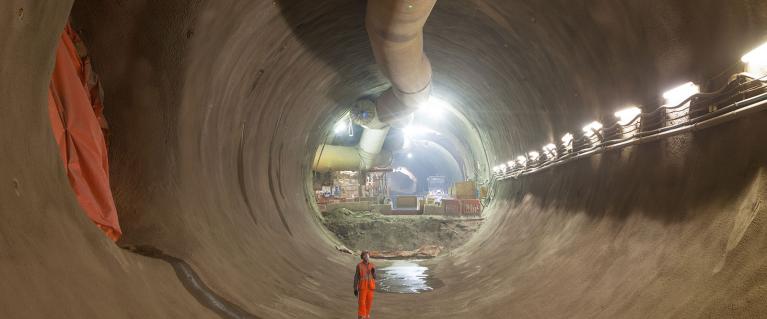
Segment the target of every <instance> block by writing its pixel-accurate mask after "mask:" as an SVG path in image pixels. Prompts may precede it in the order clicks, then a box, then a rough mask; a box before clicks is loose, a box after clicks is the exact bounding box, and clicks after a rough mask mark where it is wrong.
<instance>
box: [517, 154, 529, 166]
mask: <svg viewBox="0 0 767 319" xmlns="http://www.w3.org/2000/svg"><path fill="white" fill-rule="evenodd" d="M517 163H519V166H525V165H526V164H527V157H526V156H524V155H519V156H517Z"/></svg>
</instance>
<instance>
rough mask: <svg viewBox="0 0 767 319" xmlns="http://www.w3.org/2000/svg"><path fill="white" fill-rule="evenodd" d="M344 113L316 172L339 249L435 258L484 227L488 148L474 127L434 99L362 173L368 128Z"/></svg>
mask: <svg viewBox="0 0 767 319" xmlns="http://www.w3.org/2000/svg"><path fill="white" fill-rule="evenodd" d="M341 109H342V110H341V111H339V114H340V116H338V117H335V118H334V120H335V121H329V122H330V123H329V124H328V125H327V127H325V128H323V132H325V134H326V138H325V139H324V143H323V144H321V145H319V146H318V147H317V150H316V155H315V157H314V163H313V170H312V173H311V175H312V176H311V177H312V178H311V180H312V182H311V197H312V200H313V201H314V203H315V204H316V205H314V206H313V207H316V212H315V213H316V214H317V216H319V218H320V219H321V220H322V223H323V225H324V226H325V227H326V228H327V229H328V230H329V231H330V232H331V233H332V234H334V235H335V237H337V239H338V241H340V243H341V244H342V245H343V246H341V245H339V247H338V248H339V249H340V250H343V251H361V250H370V251H372V257H373V258H397V259H402V258H432V257H437V256H440V255H442V254H446V253H448V252H449V251H451V250H453V249H455V248H457V247H459V246H461V245H462V244H464V243H465V242H467V241H468V240H469V238H471V237H472V235H473V234H474V233H475V232H476V231H477V230H478V229H479V227H480V226H481V224H482V221H483V216H482V211H483V207H484V205H483V201H484V200H486V199H487V196H486V195H487V188H486V187H487V185H485V184H484V181H485V179H483V178H482V174H483V172H482V171H480V170H478V169H477V167H478V163H479V162H482V161H483V159H482V158H481V157H479V156H478V155H479V154H483V146H482V145H481V143H478V142H477V141H478V139H479V138H478V135H477V134H476V129H475V127H474V126H473V125H472V124H471V122H469V121H468V120H466V119H465V117H463V116H462V114H461V113H459V112H458V111H457V110H456V109H455V108H454V107H453V106H452V105H451V104H450V103H448V102H447V101H445V100H443V99H440V98H432V99H431V100H430V102H429V103H427V104H425V105H423V106H422V107H420V108H419V109H418V110H417V111H416V112H414V113H413V114H412V115H411V116H410V117H409V118H408V119H407V120H406V122H405V123H403V125H400V126H398V127H392V128H390V129H389V130H388V132H387V134H386V135H385V136H382V137H381V138H382V139H383V141H382V143H383V145H382V147H381V151H380V152H379V153H378V154H375V156H374V157H375V160H374V165H373V166H372V167H362V166H363V164H360V163H361V162H362V160H358V159H357V158H358V156H357V155H356V153H355V152H358V151H359V152H363V151H361V150H364V149H365V147H366V145H364V144H365V143H370V141H369V140H366V138H367V137H365V136H364V135H365V134H366V133H367V132H366V131H365V130H366V128H365V127H364V125H360V124H359V123H357V122H355V121H354V119H353V118H354V115H353V112H354V110H352V111H346V110H345V109H344V108H341ZM366 155H367V154H363V155H360V156H366ZM339 156H346V157H345V158H343V159H339V158H338V157H339ZM349 159H351V161H350V162H349V163H346V162H344V161H346V160H349ZM481 166H483V167H486V165H484V164H483V165H481Z"/></svg>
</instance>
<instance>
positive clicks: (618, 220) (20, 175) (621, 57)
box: [0, 0, 767, 318]
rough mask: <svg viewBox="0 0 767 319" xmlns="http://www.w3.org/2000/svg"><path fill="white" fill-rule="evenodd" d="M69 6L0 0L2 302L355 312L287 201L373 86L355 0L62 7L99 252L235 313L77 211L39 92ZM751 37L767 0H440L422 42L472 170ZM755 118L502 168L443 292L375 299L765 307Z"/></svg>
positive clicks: (95, 309)
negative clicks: (88, 151)
mask: <svg viewBox="0 0 767 319" xmlns="http://www.w3.org/2000/svg"><path fill="white" fill-rule="evenodd" d="M71 4H72V1H39V2H36V3H34V4H27V3H26V2H13V3H10V2H5V3H3V4H0V7H1V8H2V9H3V10H2V11H3V12H14V13H15V15H13V16H12V17H10V16H8V17H5V18H4V19H2V21H0V23H2V28H3V30H7V31H6V35H7V36H6V37H4V38H2V39H0V44H1V45H2V47H3V48H4V49H5V50H2V51H0V58H1V59H0V69H2V70H3V72H2V75H0V79H2V85H0V98H2V99H3V100H4V101H7V103H6V104H4V106H3V107H1V109H2V111H3V113H4V116H1V117H0V144H1V145H2V148H3V149H4V150H8V151H7V152H6V153H5V154H4V159H5V161H4V163H3V164H2V165H0V181H2V183H0V214H2V216H3V223H0V238H2V240H0V274H2V276H3V278H4V284H3V285H2V288H0V295H1V296H2V298H0V314H2V316H3V317H9V318H40V317H65V318H83V317H104V318H112V317H114V318H129V317H146V318H160V317H203V318H205V317H215V316H216V315H219V316H221V317H235V318H236V317H245V318H247V317H252V318H253V317H255V318H297V317H300V318H340V317H346V316H349V315H353V312H354V309H355V305H356V303H355V299H354V298H353V297H352V295H351V289H350V288H349V286H351V274H350V271H349V270H350V269H351V265H353V264H354V263H355V260H356V259H355V257H354V256H349V255H344V254H340V253H338V252H337V251H336V250H335V249H334V248H333V242H332V241H331V240H330V239H329V237H328V236H327V235H326V234H325V233H324V231H323V230H322V227H320V224H319V222H318V221H317V220H316V219H315V218H314V217H312V215H311V214H308V213H307V210H308V209H309V204H308V202H307V195H306V193H305V191H304V187H305V183H306V181H305V177H306V176H307V174H308V172H309V162H310V161H311V158H312V155H313V154H312V151H313V150H314V149H315V147H316V146H317V145H318V144H319V143H320V142H321V138H322V136H321V135H322V134H321V132H322V130H323V129H324V128H326V127H329V125H332V121H333V118H332V116H331V115H332V114H334V112H338V111H340V108H341V107H342V106H343V105H349V104H350V103H352V102H353V101H354V100H356V99H357V98H358V97H360V96H362V95H365V94H369V93H375V92H381V91H382V90H383V89H385V88H386V81H385V80H384V78H383V77H382V76H381V74H380V73H379V71H378V70H377V68H376V66H375V65H374V61H373V56H372V54H371V52H370V46H369V44H368V41H367V36H366V34H365V31H364V28H363V16H364V8H365V2H364V1H356V0H354V1H352V0H349V1H313V0H305V1H234V0H218V1H202V0H201V1H162V2H153V1H130V2H106V1H91V0H78V1H76V2H75V3H74V7H73V9H72V11H71V14H72V21H73V24H74V25H75V27H76V29H78V30H80V31H81V33H82V35H83V38H84V39H85V41H86V43H87V44H88V46H89V49H90V53H91V56H92V58H93V63H94V65H95V70H96V71H97V72H98V73H99V74H100V76H101V79H102V82H103V86H104V91H105V97H106V100H105V101H106V102H105V105H106V110H105V111H106V115H107V119H108V120H109V123H110V134H111V135H110V166H111V170H110V171H111V182H112V188H113V192H114V196H115V200H116V203H117V206H118V207H117V208H118V212H119V214H120V220H121V226H122V228H123V231H124V234H125V235H124V237H123V239H122V240H121V242H119V245H121V246H132V245H142V246H145V247H146V246H151V247H154V248H155V249H158V250H161V251H162V252H164V253H162V254H159V253H158V254H155V257H157V256H166V255H165V254H167V256H175V257H174V258H178V259H172V260H183V261H185V262H186V263H187V264H188V265H190V266H188V267H191V268H193V269H194V271H196V272H197V273H198V274H199V278H200V279H201V280H202V281H204V283H205V284H206V285H207V286H208V287H209V288H210V290H211V291H212V292H214V293H215V294H216V295H218V296H219V297H220V298H223V299H225V300H226V301H227V304H230V305H232V306H233V307H235V308H236V310H221V309H212V310H211V309H209V307H208V308H206V307H205V306H204V304H205V302H204V301H205V298H206V296H205V295H203V296H202V297H201V296H199V295H194V294H190V293H188V292H187V289H186V288H185V286H184V285H185V284H186V285H188V283H187V282H184V281H180V280H179V278H177V277H176V276H177V274H179V273H183V271H182V272H179V269H180V268H179V267H181V268H183V267H182V266H179V264H174V263H172V262H171V265H173V266H174V267H175V268H172V267H170V266H169V265H168V263H166V262H165V261H163V260H161V259H163V258H146V257H143V256H138V255H136V254H133V253H131V252H129V251H127V250H124V249H120V248H118V247H115V245H113V244H112V243H111V242H110V241H109V240H108V239H106V238H103V236H102V234H101V233H100V232H99V230H98V229H96V228H95V227H93V225H92V224H91V223H90V221H89V220H88V219H87V218H86V217H85V216H84V214H83V213H82V211H81V209H80V208H79V207H78V205H77V202H76V201H75V198H74V195H73V194H72V193H71V191H70V190H69V186H68V184H67V180H66V175H65V173H64V170H63V169H62V168H61V162H60V161H59V159H58V156H57V154H56V152H57V149H56V146H55V142H54V141H53V138H52V137H51V133H50V127H49V123H48V120H47V111H46V110H45V107H44V106H45V105H46V104H45V100H46V94H45V92H46V89H47V87H48V83H49V81H50V73H51V69H52V67H53V51H54V48H55V46H56V41H57V37H58V35H59V34H60V32H61V30H63V27H64V25H65V23H66V20H67V18H68V17H69V15H70V5H71ZM764 30H767V3H765V2H764V1H753V0H737V1H726V2H725V1H713V0H712V1H699V0H695V1H693V0H677V1H661V0H651V1H596V0H595V1H546V2H543V1H500V0H498V1H479V0H477V1H440V2H438V3H437V5H436V7H435V9H434V11H433V13H432V15H431V16H430V18H429V20H428V22H427V24H426V28H425V51H426V53H427V54H428V55H429V58H430V59H431V62H432V65H433V67H434V94H435V95H438V96H440V97H441V98H443V99H445V100H448V101H450V103H451V104H453V105H454V106H455V107H456V108H457V109H459V110H461V112H462V113H463V114H465V115H466V117H467V118H468V119H469V120H470V121H471V122H472V123H473V124H474V125H475V126H476V127H477V128H478V130H479V132H480V134H481V140H482V143H483V146H484V147H485V148H486V150H487V153H488V156H489V159H488V160H489V163H487V164H488V165H492V164H494V163H496V162H501V161H504V160H508V159H511V158H512V157H513V156H514V155H517V154H519V153H521V152H524V151H527V150H530V149H536V148H538V147H540V145H543V144H545V143H548V142H549V141H552V140H556V139H557V138H558V136H561V134H562V133H564V132H565V131H576V130H577V129H578V128H580V127H581V126H582V125H583V124H584V123H587V122H589V121H591V120H593V119H598V118H608V117H611V116H612V113H613V112H614V111H615V110H616V109H617V108H619V107H620V106H621V105H624V104H627V103H635V104H643V105H657V104H658V103H659V95H660V93H661V92H662V91H663V90H664V89H666V88H669V87H671V86H673V85H675V84H678V83H682V82H686V81H688V80H692V81H705V80H708V79H715V78H717V77H721V75H720V72H721V71H722V70H725V71H726V70H728V69H731V68H732V66H733V65H736V66H737V62H738V60H739V58H740V56H741V55H742V54H743V53H744V52H746V51H748V50H749V49H751V48H753V47H755V46H756V45H758V44H759V43H761V42H763V41H765V40H767V38H765V34H764ZM732 72H737V70H735V71H732ZM323 114H328V116H323ZM766 120H767V116H765V115H764V114H759V115H756V116H753V117H750V118H747V119H743V120H740V121H738V122H733V123H731V124H727V125H725V126H722V127H720V128H717V129H713V130H712V131H711V132H708V131H704V132H700V133H695V134H687V135H681V136H679V137H676V138H673V139H670V140H668V141H660V142H657V143H651V144H647V145H642V146H634V147H631V148H628V149H626V151H625V152H617V153H611V154H604V155H599V156H595V157H594V158H592V159H586V160H581V161H578V162H574V163H573V164H571V165H567V166H563V167H560V168H557V169H555V170H549V171H547V172H546V173H542V174H540V175H536V176H529V177H526V178H524V179H521V180H519V181H505V182H500V183H499V184H498V185H497V189H496V192H495V196H496V197H495V200H494V202H493V203H492V205H491V206H490V208H489V210H488V211H487V216H488V220H487V222H486V223H485V225H484V226H483V228H482V229H481V230H480V232H479V233H478V234H477V235H476V236H475V237H474V238H473V239H472V241H471V242H469V243H468V244H467V245H465V246H464V247H463V248H462V249H460V250H459V251H456V252H455V253H454V254H453V255H451V256H447V257H444V258H442V259H438V260H435V261H434V264H433V265H431V266H432V269H433V271H434V273H435V275H436V276H438V277H439V278H440V279H441V280H442V281H444V283H445V286H444V287H443V288H441V289H438V290H436V291H434V292H432V293H428V294H421V295H415V296H403V295H386V296H383V297H378V299H377V300H376V305H375V310H374V311H375V313H376V314H377V315H378V316H379V317H380V318H408V317H410V318H412V317H415V318H445V317H447V318H469V317H475V316H484V317H489V318H509V317H520V318H574V317H575V318H592V317H602V318H617V317H628V318H630V317H653V318H664V317H687V318H694V317H742V318H756V317H765V316H767V315H765V314H767V306H766V305H765V304H764V303H763V302H762V301H763V300H764V298H765V297H766V296H767V293H765V290H764V287H765V286H767V279H766V278H767V277H765V266H764V261H763V256H764V250H765V247H767V246H765V242H767V241H765V236H766V235H767V229H766V228H767V224H765V223H764V218H765V213H766V212H765V207H767V206H765V205H764V204H763V200H764V199H765V198H767V195H766V194H767V184H766V183H767V172H765V170H764V168H765V167H766V166H767V150H765V149H764V148H763V147H760V145H762V143H763V141H762V138H761V137H763V136H767V135H766V134H767V128H765V126H764V125H763V124H764V123H765V121H766ZM713 131H716V132H713ZM166 259H167V258H166ZM174 270H176V274H174ZM182 270H183V269H182ZM179 276H181V275H179ZM198 300H202V302H198Z"/></svg>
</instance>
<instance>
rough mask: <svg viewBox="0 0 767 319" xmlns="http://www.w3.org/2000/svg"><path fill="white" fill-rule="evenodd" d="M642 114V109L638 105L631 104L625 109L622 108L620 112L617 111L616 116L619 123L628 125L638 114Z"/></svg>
mask: <svg viewBox="0 0 767 319" xmlns="http://www.w3.org/2000/svg"><path fill="white" fill-rule="evenodd" d="M639 114H642V110H640V109H639V108H638V107H636V106H630V107H627V108H625V109H622V110H620V111H618V112H615V117H617V118H618V124H620V125H628V124H629V123H631V122H632V121H634V119H635V118H636V117H637V115H639Z"/></svg>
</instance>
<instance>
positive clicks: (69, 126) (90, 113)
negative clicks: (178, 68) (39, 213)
mask: <svg viewBox="0 0 767 319" xmlns="http://www.w3.org/2000/svg"><path fill="white" fill-rule="evenodd" d="M48 111H49V115H50V119H51V125H52V128H53V134H54V136H55V138H56V143H57V144H58V145H59V151H60V154H61V159H62V160H63V162H64V166H65V167H66V170H67V176H68V178H69V184H70V185H71V186H72V189H73V190H74V192H75V195H76V197H77V201H78V202H79V203H80V206H81V207H82V208H83V210H84V211H85V213H86V214H87V215H88V217H89V218H90V219H91V220H92V221H93V222H94V223H95V224H96V225H97V226H98V227H99V228H100V229H101V230H102V231H104V233H105V234H106V235H107V236H108V237H109V238H111V239H112V240H115V241H116V240H117V239H119V238H120V235H122V231H121V230H120V224H119V221H118V218H117V209H116V208H115V204H114V200H113V198H112V191H111V189H110V187H109V164H108V161H107V146H106V139H105V132H106V129H107V124H106V120H105V119H104V115H103V105H102V102H101V93H100V86H99V83H98V79H97V78H96V75H95V74H94V73H93V72H92V69H91V65H90V59H89V58H88V56H87V52H86V50H85V46H84V45H83V43H82V41H81V40H80V38H79V36H78V35H77V34H76V33H75V32H74V30H73V29H72V27H71V26H70V25H67V26H66V29H65V30H64V32H63V33H62V35H61V40H60V42H59V45H58V48H57V49H56V65H55V67H54V69H53V75H52V77H51V84H50V86H49V88H48Z"/></svg>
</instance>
